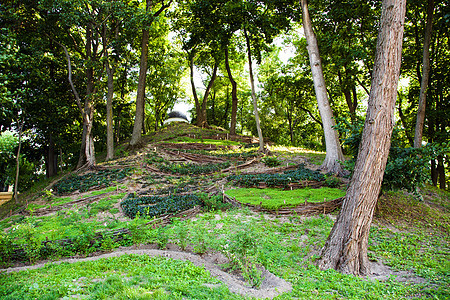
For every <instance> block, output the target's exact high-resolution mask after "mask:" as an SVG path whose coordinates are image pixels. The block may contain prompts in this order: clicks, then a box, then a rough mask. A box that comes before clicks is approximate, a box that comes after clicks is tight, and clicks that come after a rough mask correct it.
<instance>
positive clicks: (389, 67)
mask: <svg viewBox="0 0 450 300" xmlns="http://www.w3.org/2000/svg"><path fill="white" fill-rule="evenodd" d="M405 7H406V0H383V4H382V15H381V21H380V31H379V34H378V39H377V48H376V49H377V50H376V54H375V64H374V70H373V76H372V85H371V91H370V96H369V103H368V111H367V116H366V122H365V125H364V131H363V135H362V140H361V145H360V149H359V154H358V158H357V160H356V166H355V171H354V174H353V177H352V180H351V182H350V185H349V188H348V190H347V194H346V196H345V199H344V203H343V205H342V209H341V211H340V213H339V216H338V219H337V221H336V223H335V224H334V227H333V229H332V230H331V233H330V235H329V237H328V240H327V241H326V243H325V246H324V248H323V249H322V257H321V259H320V260H319V262H318V266H319V267H320V268H321V269H328V268H334V269H337V270H340V271H341V272H343V273H349V274H355V275H366V274H369V273H370V268H369V261H368V258H367V244H368V236H369V229H370V225H371V222H372V216H373V212H374V209H375V205H376V202H377V199H378V195H379V192H380V187H381V181H382V179H383V173H384V170H385V168H386V161H387V157H388V154H389V148H390V144H391V141H390V140H391V135H392V128H393V125H394V110H395V100H396V96H397V85H398V78H399V72H400V62H401V50H402V39H403V25H404V18H405Z"/></svg>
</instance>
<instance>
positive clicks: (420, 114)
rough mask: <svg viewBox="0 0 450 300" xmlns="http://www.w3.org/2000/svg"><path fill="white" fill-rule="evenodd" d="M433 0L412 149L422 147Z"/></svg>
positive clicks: (424, 45)
mask: <svg viewBox="0 0 450 300" xmlns="http://www.w3.org/2000/svg"><path fill="white" fill-rule="evenodd" d="M433 12H434V0H428V8H427V25H426V28H425V40H424V42H423V63H422V65H423V71H422V80H421V82H420V93H419V105H418V108H417V120H416V130H415V134H414V147H415V148H420V147H421V146H422V136H423V123H424V122H425V108H426V102H427V88H428V79H429V77H430V44H431V30H432V27H433Z"/></svg>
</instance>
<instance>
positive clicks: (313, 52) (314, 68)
mask: <svg viewBox="0 0 450 300" xmlns="http://www.w3.org/2000/svg"><path fill="white" fill-rule="evenodd" d="M300 2H301V6H302V13H303V29H304V31H305V37H306V42H307V43H308V46H307V49H308V55H309V62H310V65H311V72H312V77H313V82H314V89H315V91H316V97H317V104H318V107H319V112H320V116H321V118H322V124H323V132H324V135H325V148H326V156H325V160H324V162H323V163H322V166H321V168H322V169H323V170H326V171H328V172H332V173H336V174H337V173H341V172H342V166H341V165H340V163H339V161H342V160H344V154H343V153H342V149H341V145H340V143H339V136H338V134H337V131H336V130H335V129H333V126H335V125H336V123H335V121H334V118H333V112H332V110H331V107H330V103H329V101H328V95H327V89H326V85H325V79H324V77H323V71H322V63H321V61H320V54H319V46H318V44H317V38H316V35H315V34H314V31H313V28H312V24H311V19H310V17H309V12H308V4H307V1H306V0H301V1H300Z"/></svg>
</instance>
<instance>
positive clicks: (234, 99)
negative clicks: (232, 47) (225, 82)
mask: <svg viewBox="0 0 450 300" xmlns="http://www.w3.org/2000/svg"><path fill="white" fill-rule="evenodd" d="M228 56H229V53H228V46H227V48H226V49H225V67H226V69H227V73H228V78H229V79H230V82H231V123H230V134H232V135H235V134H236V116H237V106H238V98H237V83H236V81H235V80H234V79H233V75H232V74H231V68H230V62H229V58H228Z"/></svg>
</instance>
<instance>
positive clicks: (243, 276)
mask: <svg viewBox="0 0 450 300" xmlns="http://www.w3.org/2000/svg"><path fill="white" fill-rule="evenodd" d="M144 141H145V142H144V143H143V145H142V147H141V148H139V149H137V150H127V149H126V148H125V146H124V147H119V148H118V149H117V157H118V158H117V159H115V160H113V161H109V162H103V163H100V164H99V165H98V166H97V168H96V169H95V170H84V171H81V172H77V173H67V174H63V175H61V176H60V177H59V178H58V179H57V180H54V181H52V182H46V183H42V184H41V186H38V187H36V188H35V189H34V190H33V191H30V192H29V193H26V194H24V195H22V196H23V198H22V199H25V200H26V204H25V206H22V207H19V208H17V207H16V208H15V207H14V204H12V203H8V204H6V205H4V206H3V207H1V214H2V215H3V219H2V220H1V221H0V228H1V229H2V235H1V240H0V248H1V250H2V257H1V261H0V262H2V265H3V267H4V269H1V270H0V283H1V287H0V297H1V298H2V299H18V298H21V299H34V298H38V299H44V298H45V299H61V298H62V299H69V298H70V299H72V298H77V299H107V298H108V299H241V298H252V299H253V298H258V299H260V298H277V299H336V298H338V299H361V298H370V299H383V298H387V299H403V298H414V299H426V298H435V299H448V297H450V289H449V285H450V279H449V276H448V275H449V273H450V263H449V257H448V255H449V238H448V237H449V236H448V234H449V228H450V226H449V225H450V218H449V216H450V214H449V209H450V201H449V200H450V195H449V193H448V192H442V191H439V190H437V189H434V188H432V187H427V188H424V189H422V190H421V193H422V195H423V198H424V201H419V200H417V199H416V198H415V196H414V195H412V194H408V193H406V192H403V191H390V192H385V193H383V195H382V196H381V197H380V199H379V201H378V204H377V208H376V212H375V218H374V222H373V226H372V229H371V234H370V240H369V258H370V259H371V270H372V274H371V275H370V276H366V277H355V276H351V275H343V274H340V273H338V272H336V271H334V270H326V271H321V270H319V269H318V268H316V267H315V265H314V262H315V260H316V259H317V257H319V255H320V249H321V247H322V246H323V244H324V242H325V240H326V237H327V236H328V234H329V231H330V230H331V227H332V225H333V222H334V221H335V219H336V216H337V213H338V207H339V205H340V201H341V198H340V196H342V195H343V194H345V187H346V184H347V183H348V179H346V178H339V177H334V176H329V175H327V174H322V173H320V172H319V171H318V166H319V165H320V162H321V160H322V159H323V158H324V154H323V153H320V152H314V151H307V150H304V149H298V148H293V147H277V146H268V147H269V149H270V155H266V156H262V155H260V154H259V153H257V151H256V148H255V147H252V146H254V145H252V143H254V142H255V141H254V140H253V139H252V138H251V137H241V136H229V135H228V134H226V133H224V132H221V131H214V130H202V129H199V128H196V127H194V126H190V125H185V124H179V125H173V126H169V127H168V128H166V129H165V130H163V131H161V132H158V133H157V134H154V135H152V136H148V137H146V138H145V140H144ZM120 172H122V173H120ZM119 173H120V174H119ZM294 176H300V177H301V179H299V180H295V179H294V180H293V179H292V178H294ZM302 176H303V177H302ZM305 176H306V177H305ZM300 177H299V178H300ZM286 178H288V179H286ZM296 178H297V177H296ZM286 180H288V181H286ZM254 187H256V188H257V189H258V190H257V191H261V193H260V195H259V193H258V192H255V191H254V190H253V189H251V188H254ZM328 189H330V190H333V189H334V190H333V191H332V192H333V193H337V194H333V193H332V194H329V193H330V191H329V190H328ZM230 190H233V191H234V190H236V191H239V190H242V191H243V192H246V191H250V194H252V196H255V195H256V194H258V195H259V196H260V197H261V202H260V204H259V205H258V204H256V205H255V204H250V203H251V201H250V200H249V199H248V198H250V197H249V196H246V195H247V194H245V193H243V194H242V195H244V196H230V195H231V192H230V193H229V192H228V191H230ZM305 191H306V194H297V193H300V192H305ZM292 193H294V194H293V196H290V195H291V194H292ZM229 194H230V195H229ZM192 195H194V196H192ZM238 195H241V194H238ZM258 195H256V196H258ZM335 195H339V196H335ZM314 196H318V199H323V200H314V199H315V198H314ZM190 197H191V198H190ZM288 197H291V198H292V199H294V200H290V201H293V202H292V203H291V202H287V201H286V199H288ZM336 197H337V198H336ZM278 198H280V199H282V200H281V201H282V202H281V203H280V202H277V201H279V200H278ZM316 198H317V197H316ZM167 199H169V200H170V201H169V202H165V201H166V200H167ZM192 199H194V200H192ZM256 199H258V198H256ZM177 201H178V202H177ZM183 201H184V202H183ZM189 201H191V202H189ZM192 201H194V202H192ZM195 201H197V202H195ZM257 201H258V200H257ZM296 201H297V202H296ZM266 202H267V203H270V205H271V207H275V208H271V209H268V208H267V207H266V206H265V204H266ZM161 203H165V204H164V205H165V206H164V209H166V210H161V209H162V208H160V207H159V206H158V205H160V204H161ZM161 205H163V204H161ZM170 209H172V210H170ZM136 211H139V213H137V215H136ZM161 211H163V212H166V213H161Z"/></svg>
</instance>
